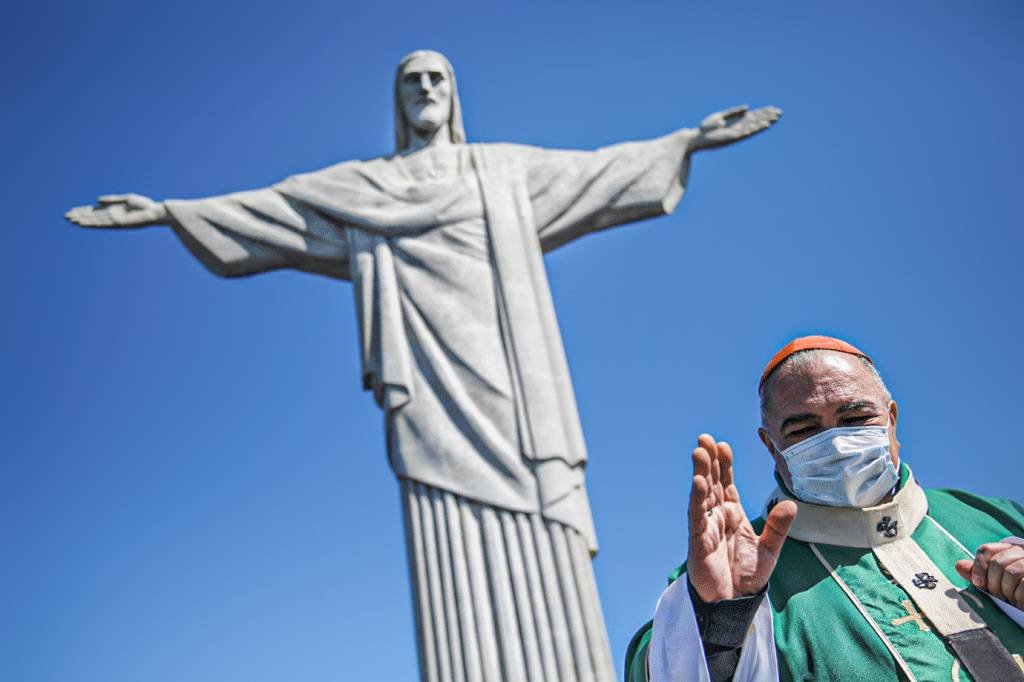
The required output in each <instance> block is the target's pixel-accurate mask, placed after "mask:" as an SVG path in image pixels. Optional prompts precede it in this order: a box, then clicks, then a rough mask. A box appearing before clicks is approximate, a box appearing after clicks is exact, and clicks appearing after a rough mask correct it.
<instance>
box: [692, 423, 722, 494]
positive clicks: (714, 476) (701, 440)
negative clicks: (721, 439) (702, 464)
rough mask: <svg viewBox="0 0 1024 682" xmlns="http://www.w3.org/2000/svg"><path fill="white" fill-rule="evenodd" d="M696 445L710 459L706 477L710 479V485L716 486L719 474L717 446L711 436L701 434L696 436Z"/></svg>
mask: <svg viewBox="0 0 1024 682" xmlns="http://www.w3.org/2000/svg"><path fill="white" fill-rule="evenodd" d="M697 445H698V446H699V447H702V448H704V450H705V451H707V453H708V456H709V457H710V460H711V468H710V470H709V471H708V476H709V478H710V480H709V481H708V482H709V483H711V485H716V484H717V483H718V477H719V475H720V473H721V471H720V468H719V465H718V444H717V443H716V442H715V439H714V438H712V437H711V434H708V433H702V434H700V435H699V436H697Z"/></svg>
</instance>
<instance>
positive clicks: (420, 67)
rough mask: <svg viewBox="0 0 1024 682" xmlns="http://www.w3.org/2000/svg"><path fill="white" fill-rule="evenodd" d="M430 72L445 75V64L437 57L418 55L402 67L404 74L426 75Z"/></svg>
mask: <svg viewBox="0 0 1024 682" xmlns="http://www.w3.org/2000/svg"><path fill="white" fill-rule="evenodd" d="M429 71H437V72H440V73H445V72H446V71H447V69H446V68H445V65H444V62H443V61H441V60H440V59H439V58H438V57H437V56H435V55H432V54H425V55H417V56H416V57H413V58H412V59H410V60H409V61H407V62H406V63H405V65H404V66H402V73H403V74H406V73H424V72H429Z"/></svg>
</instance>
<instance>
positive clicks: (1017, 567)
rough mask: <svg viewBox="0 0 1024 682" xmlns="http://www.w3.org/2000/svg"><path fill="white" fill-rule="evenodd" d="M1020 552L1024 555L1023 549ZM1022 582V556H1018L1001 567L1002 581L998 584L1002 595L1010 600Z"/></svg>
mask: <svg viewBox="0 0 1024 682" xmlns="http://www.w3.org/2000/svg"><path fill="white" fill-rule="evenodd" d="M1021 554H1022V555H1024V549H1022V550H1021ZM1022 583H1024V558H1019V559H1017V560H1016V561H1012V562H1010V563H1009V564H1007V565H1006V566H1005V567H1004V568H1003V582H1002V585H1001V586H1000V587H1001V588H1002V592H1003V596H1004V597H1005V598H1006V599H1009V600H1011V601H1012V600H1014V594H1015V593H1016V592H1017V588H1018V587H1020V586H1021V584H1022Z"/></svg>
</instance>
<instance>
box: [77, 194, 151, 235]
mask: <svg viewBox="0 0 1024 682" xmlns="http://www.w3.org/2000/svg"><path fill="white" fill-rule="evenodd" d="M64 217H65V218H67V219H68V220H70V221H71V222H73V223H74V224H76V225H81V226H82V227H106V228H113V229H118V228H122V229H123V228H133V227H146V226H147V225H163V224H165V223H166V222H167V209H166V208H164V205H163V204H162V203H160V202H158V201H153V200H152V199H150V198H149V197H144V196H142V195H141V194H107V195H105V196H102V197H100V198H99V199H97V200H96V206H79V207H77V208H73V209H71V210H70V211H68V212H67V213H65V214H64Z"/></svg>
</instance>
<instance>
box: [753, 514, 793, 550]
mask: <svg viewBox="0 0 1024 682" xmlns="http://www.w3.org/2000/svg"><path fill="white" fill-rule="evenodd" d="M795 519H796V503H794V502H792V501H790V500H783V501H782V502H779V503H778V504H777V505H775V506H774V507H772V510H771V511H770V512H768V518H767V519H765V523H764V530H763V531H761V537H760V538H759V539H758V541H757V543H758V544H759V545H761V547H762V548H763V549H764V550H765V551H767V552H768V553H770V554H771V555H772V556H776V557H777V556H778V555H779V552H780V551H782V543H784V542H785V541H786V535H788V534H789V527H790V526H792V525H793V521H794V520H795Z"/></svg>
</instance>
